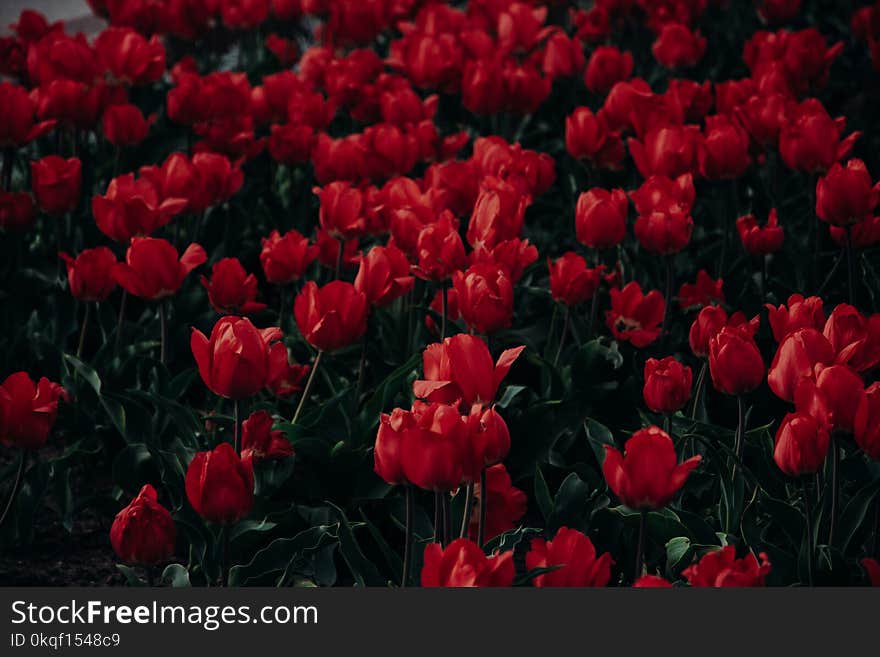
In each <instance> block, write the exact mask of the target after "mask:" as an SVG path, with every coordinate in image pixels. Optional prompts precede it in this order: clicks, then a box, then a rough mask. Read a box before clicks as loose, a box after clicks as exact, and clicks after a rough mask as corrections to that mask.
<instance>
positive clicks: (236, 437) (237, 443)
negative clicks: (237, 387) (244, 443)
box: [232, 399, 241, 456]
mask: <svg viewBox="0 0 880 657" xmlns="http://www.w3.org/2000/svg"><path fill="white" fill-rule="evenodd" d="M239 410H240V409H239V401H238V400H237V399H236V400H234V401H233V402H232V446H233V447H235V453H236V454H238V455H239V456H241V432H240V429H239V423H238V418H239V415H238V414H239Z"/></svg>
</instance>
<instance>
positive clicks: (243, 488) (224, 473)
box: [186, 443, 254, 525]
mask: <svg viewBox="0 0 880 657" xmlns="http://www.w3.org/2000/svg"><path fill="white" fill-rule="evenodd" d="M186 497H187V499H188V500H189V503H190V504H191V505H192V508H193V509H195V512H196V513H198V514H199V515H200V516H201V517H202V518H204V519H205V520H208V521H210V522H216V523H218V524H221V525H231V524H234V523H236V522H238V521H239V520H241V519H242V518H244V517H245V516H246V515H247V514H248V513H250V511H251V508H252V507H253V505H254V470H253V465H252V464H251V461H250V459H244V460H242V459H240V458H239V456H238V454H236V453H235V450H234V449H233V448H232V445H230V444H229V443H220V444H219V445H217V447H215V448H214V449H213V450H212V451H210V452H197V453H196V455H195V456H194V457H193V460H192V461H191V462H190V464H189V467H188V468H187V470H186Z"/></svg>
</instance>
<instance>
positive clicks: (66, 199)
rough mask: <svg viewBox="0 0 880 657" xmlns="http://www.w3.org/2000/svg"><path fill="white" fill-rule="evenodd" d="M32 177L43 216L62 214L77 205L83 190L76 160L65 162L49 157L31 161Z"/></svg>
mask: <svg viewBox="0 0 880 657" xmlns="http://www.w3.org/2000/svg"><path fill="white" fill-rule="evenodd" d="M31 178H32V185H33V191H34V198H35V199H36V201H37V206H38V207H39V208H40V209H41V210H42V211H43V212H45V213H46V214H51V215H62V214H65V213H66V212H70V211H71V210H73V209H74V208H75V207H76V205H77V203H79V193H80V188H81V187H82V165H81V164H80V161H79V158H76V157H72V158H70V159H67V160H65V159H64V158H62V157H58V156H57V155H49V156H47V157H44V158H43V159H42V160H37V161H36V162H31Z"/></svg>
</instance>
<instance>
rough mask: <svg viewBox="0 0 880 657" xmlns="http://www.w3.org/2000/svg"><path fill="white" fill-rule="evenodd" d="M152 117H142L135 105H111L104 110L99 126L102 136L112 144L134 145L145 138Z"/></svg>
mask: <svg viewBox="0 0 880 657" xmlns="http://www.w3.org/2000/svg"><path fill="white" fill-rule="evenodd" d="M154 119H155V116H151V117H150V118H144V115H143V114H142V113H141V111H140V109H138V107H137V106H136V105H130V104H124V105H111V106H110V107H108V108H107V109H106V110H104V115H103V116H102V117H101V126H102V128H103V130H104V137H106V138H107V141H109V142H110V143H111V144H113V145H114V146H134V145H135V144H140V143H141V142H142V141H143V140H144V139H146V137H147V133H148V132H149V131H150V124H152V122H153V120H154Z"/></svg>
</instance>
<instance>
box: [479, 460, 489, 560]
mask: <svg viewBox="0 0 880 657" xmlns="http://www.w3.org/2000/svg"><path fill="white" fill-rule="evenodd" d="M487 497H488V495H486V468H483V469H482V470H480V522H479V524H478V525H477V545H479V546H480V547H483V541H484V540H485V538H486V503H487V500H486V498H487Z"/></svg>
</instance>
